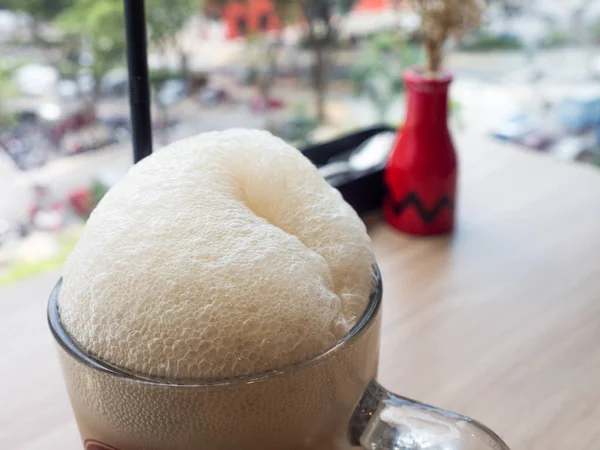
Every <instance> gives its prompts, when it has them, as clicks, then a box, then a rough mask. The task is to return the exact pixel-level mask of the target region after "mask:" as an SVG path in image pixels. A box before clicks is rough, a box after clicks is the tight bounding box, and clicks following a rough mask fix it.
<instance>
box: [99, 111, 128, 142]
mask: <svg viewBox="0 0 600 450" xmlns="http://www.w3.org/2000/svg"><path fill="white" fill-rule="evenodd" d="M98 121H99V122H100V123H101V124H102V125H104V126H105V127H106V128H108V129H109V130H110V133H111V135H112V140H113V141H114V142H126V141H129V140H130V139H131V122H130V120H129V117H125V116H102V117H99V118H98Z"/></svg>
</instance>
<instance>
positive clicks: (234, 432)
mask: <svg viewBox="0 0 600 450" xmlns="http://www.w3.org/2000/svg"><path fill="white" fill-rule="evenodd" d="M60 285H61V283H60V281H59V283H58V284H57V286H56V288H55V289H54V291H53V292H52V295H51V296H50V301H49V305H48V320H49V323H50V328H51V330H52V333H53V335H54V337H55V339H56V342H57V343H58V346H57V347H58V353H59V358H60V362H61V366H62V369H63V374H64V378H65V382H66V386H67V390H68V392H69V397H70V399H71V404H72V406H73V410H74V412H75V417H76V419H77V423H78V425H79V430H80V432H81V436H82V439H83V442H84V448H85V449H86V450H103V449H117V450H187V449H194V450H198V449H206V450H259V449H260V450H304V449H310V450H348V449H352V448H361V447H362V448H364V449H369V450H377V449H389V450H392V449H393V450H426V449H428V450H490V449H493V450H508V447H507V446H506V444H505V443H504V442H503V441H502V440H501V439H500V438H499V437H498V436H497V435H496V434H495V433H494V432H493V431H491V430H490V429H488V428H487V427H485V426H484V425H482V424H480V423H478V422H476V421H474V420H472V419H470V418H468V417H465V416H462V415H460V414H456V413H452V412H449V411H445V410H442V409H439V408H435V407H432V406H428V405H424V404H422V403H419V402H416V401H414V400H410V399H408V398H405V397H401V396H398V395H396V394H393V393H391V392H389V391H387V390H386V389H384V388H383V387H382V386H381V385H380V384H378V383H377V381H376V375H377V363H378V355H379V334H380V322H381V319H380V318H381V312H380V310H381V308H380V305H381V293H382V290H381V289H382V288H381V279H380V277H379V276H378V278H377V286H376V289H375V290H374V292H373V294H372V296H371V299H370V303H369V306H368V308H367V310H366V312H365V313H364V315H363V317H362V318H361V319H360V321H359V322H358V323H357V324H356V326H355V327H354V328H353V329H352V330H351V331H350V333H349V334H348V335H347V336H346V337H345V338H344V339H343V340H341V341H340V342H339V343H338V344H337V345H335V347H333V348H332V349H330V350H328V351H326V352H325V353H323V354H321V355H318V356H316V357H314V358H311V359H309V360H305V361H301V362H298V363H295V364H292V365H289V366H287V367H283V368H281V369H279V370H273V371H269V372H265V373H260V374H256V375H251V376H245V377H239V378H227V379H204V380H202V379H200V380H197V382H195V383H194V384H173V383H169V382H167V381H164V380H162V381H159V380H155V379H148V378H144V377H140V376H136V375H134V374H130V373H126V372H124V371H123V370H121V369H119V368H117V367H112V366H110V365H109V364H106V363H104V362H102V361H99V360H97V359H94V358H93V357H91V356H90V355H87V354H86V353H85V351H83V350H82V349H80V348H78V347H77V345H75V343H74V342H73V341H72V340H71V339H70V337H69V336H68V334H67V333H66V332H65V330H64V329H63V328H62V326H61V324H60V318H59V313H58V306H57V299H58V295H59V292H60Z"/></svg>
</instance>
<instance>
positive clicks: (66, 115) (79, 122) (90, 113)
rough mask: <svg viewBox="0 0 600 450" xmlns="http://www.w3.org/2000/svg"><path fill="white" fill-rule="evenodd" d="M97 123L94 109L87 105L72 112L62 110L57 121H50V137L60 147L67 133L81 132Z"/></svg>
mask: <svg viewBox="0 0 600 450" xmlns="http://www.w3.org/2000/svg"><path fill="white" fill-rule="evenodd" d="M95 122H96V113H95V111H94V109H93V108H89V107H88V106H87V105H83V106H80V107H79V108H75V109H74V110H73V111H71V112H65V111H63V110H62V109H60V110H59V111H58V114H57V117H56V119H55V120H53V121H50V124H49V126H48V136H49V138H50V140H51V141H52V143H53V144H54V145H56V146H57V147H60V145H61V140H62V139H63V137H64V136H65V135H66V134H67V133H71V132H74V131H77V130H80V129H81V128H84V127H86V126H89V125H92V124H93V123H95Z"/></svg>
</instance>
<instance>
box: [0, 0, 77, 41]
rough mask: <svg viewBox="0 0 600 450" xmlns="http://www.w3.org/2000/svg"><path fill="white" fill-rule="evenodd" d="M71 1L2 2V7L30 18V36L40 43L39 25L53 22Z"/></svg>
mask: <svg viewBox="0 0 600 450" xmlns="http://www.w3.org/2000/svg"><path fill="white" fill-rule="evenodd" d="M72 4H73V0H3V1H2V7H3V8H6V9H10V10H13V11H19V12H22V13H25V14H27V15H28V16H30V17H31V34H32V36H33V38H34V39H35V40H36V41H41V38H40V35H39V25H40V23H41V22H44V21H51V20H54V19H55V18H56V17H57V16H58V15H59V14H60V13H61V12H63V11H64V10H65V9H67V8H68V7H70V6H71V5H72Z"/></svg>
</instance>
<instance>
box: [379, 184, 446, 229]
mask: <svg viewBox="0 0 600 450" xmlns="http://www.w3.org/2000/svg"><path fill="white" fill-rule="evenodd" d="M388 195H389V194H388ZM410 206H412V207H414V209H415V211H416V212H417V214H419V217H420V218H421V219H422V220H423V222H425V223H426V224H430V223H432V222H433V221H434V220H435V219H436V218H437V216H438V215H439V214H440V213H441V212H442V210H443V209H444V208H448V209H449V210H450V212H453V211H454V202H453V201H452V199H451V198H450V197H448V196H447V195H443V196H442V197H440V199H439V200H438V202H437V203H436V205H435V206H434V207H433V208H432V209H431V210H430V209H428V208H427V206H425V205H424V204H423V202H422V201H421V198H420V197H419V196H418V195H417V193H416V192H414V191H410V192H409V193H408V194H406V197H404V198H403V199H402V200H400V201H395V200H393V199H392V211H394V214H395V215H397V216H398V215H400V214H402V213H403V212H404V210H405V209H407V208H409V207H410Z"/></svg>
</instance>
